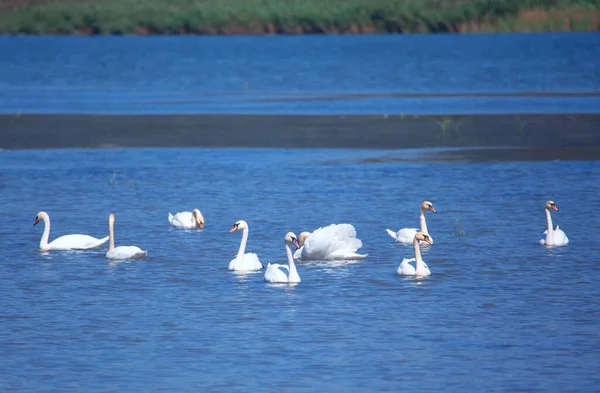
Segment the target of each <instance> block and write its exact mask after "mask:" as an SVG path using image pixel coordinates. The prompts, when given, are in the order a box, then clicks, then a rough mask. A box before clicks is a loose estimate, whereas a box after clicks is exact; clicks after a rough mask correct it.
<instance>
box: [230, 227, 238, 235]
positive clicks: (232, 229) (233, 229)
mask: <svg viewBox="0 0 600 393" xmlns="http://www.w3.org/2000/svg"><path fill="white" fill-rule="evenodd" d="M237 229H238V227H237V225H234V226H232V227H231V229H230V230H229V233H231V232H235V231H237Z"/></svg>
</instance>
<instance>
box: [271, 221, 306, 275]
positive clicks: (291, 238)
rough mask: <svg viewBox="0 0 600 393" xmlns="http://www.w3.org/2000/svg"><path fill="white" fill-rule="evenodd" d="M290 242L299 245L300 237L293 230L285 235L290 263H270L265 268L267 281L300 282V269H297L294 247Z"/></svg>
mask: <svg viewBox="0 0 600 393" xmlns="http://www.w3.org/2000/svg"><path fill="white" fill-rule="evenodd" d="M290 244H293V245H294V246H296V247H298V246H299V244H298V239H297V238H296V235H295V234H294V233H293V232H288V233H286V235H285V254H286V256H287V260H288V264H289V265H280V264H278V263H269V264H268V265H267V269H266V270H265V281H267V282H270V283H289V284H293V283H299V282H301V280H300V276H299V275H298V270H296V264H295V263H294V257H293V256H292V249H291V248H290Z"/></svg>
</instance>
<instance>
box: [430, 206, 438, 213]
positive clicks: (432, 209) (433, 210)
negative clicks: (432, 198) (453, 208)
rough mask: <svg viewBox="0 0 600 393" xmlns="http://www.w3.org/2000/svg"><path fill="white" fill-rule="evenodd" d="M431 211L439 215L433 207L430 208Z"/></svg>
mask: <svg viewBox="0 0 600 393" xmlns="http://www.w3.org/2000/svg"><path fill="white" fill-rule="evenodd" d="M429 210H430V211H432V212H434V213H437V212H436V211H435V209H434V208H433V206H430V207H429Z"/></svg>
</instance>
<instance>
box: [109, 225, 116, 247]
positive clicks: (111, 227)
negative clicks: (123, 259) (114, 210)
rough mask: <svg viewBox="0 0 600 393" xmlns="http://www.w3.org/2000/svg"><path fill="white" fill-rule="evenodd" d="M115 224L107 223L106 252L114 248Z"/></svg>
mask: <svg viewBox="0 0 600 393" xmlns="http://www.w3.org/2000/svg"><path fill="white" fill-rule="evenodd" d="M114 226H115V224H114V223H113V222H112V221H110V220H109V221H108V251H110V250H112V249H114V248H115V229H114Z"/></svg>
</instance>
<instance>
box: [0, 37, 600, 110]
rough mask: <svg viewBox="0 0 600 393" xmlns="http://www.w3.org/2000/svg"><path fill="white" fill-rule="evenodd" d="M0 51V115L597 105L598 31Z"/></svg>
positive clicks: (32, 44) (62, 40)
mask: <svg viewBox="0 0 600 393" xmlns="http://www.w3.org/2000/svg"><path fill="white" fill-rule="evenodd" d="M0 53H1V54H2V55H1V56H0V113H62V114H64V113H137V114H148V113H245V114H249V113H251V114H384V113H388V114H399V113H405V114H462V113H466V114H478V113H597V112H598V111H599V110H600V67H598V64H600V34H599V33H569V34H473V35H383V36H382V35H373V36H326V37H323V36H294V37H289V36H288V37H285V36H270V37H256V36H252V37H196V36H189V37H180V36H176V37H9V36H0ZM582 93H586V94H590V95H584V96H582V95H580V94H582ZM523 94H526V95H523Z"/></svg>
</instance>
